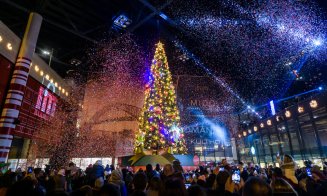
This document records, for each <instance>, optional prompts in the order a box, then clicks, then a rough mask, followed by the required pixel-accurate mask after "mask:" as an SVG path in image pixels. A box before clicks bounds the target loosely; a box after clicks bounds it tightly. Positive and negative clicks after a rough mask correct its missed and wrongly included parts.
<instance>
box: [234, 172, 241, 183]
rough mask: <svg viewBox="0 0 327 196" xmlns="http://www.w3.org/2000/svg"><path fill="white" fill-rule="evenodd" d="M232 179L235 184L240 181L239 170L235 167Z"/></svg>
mask: <svg viewBox="0 0 327 196" xmlns="http://www.w3.org/2000/svg"><path fill="white" fill-rule="evenodd" d="M232 181H233V182H234V183H235V184H238V183H240V181H241V176H240V170H238V169H235V170H234V171H233V174H232Z"/></svg>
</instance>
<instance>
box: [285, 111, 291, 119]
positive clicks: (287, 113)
mask: <svg viewBox="0 0 327 196" xmlns="http://www.w3.org/2000/svg"><path fill="white" fill-rule="evenodd" d="M285 116H286V117H287V118H289V117H291V112H290V111H288V110H286V112H285Z"/></svg>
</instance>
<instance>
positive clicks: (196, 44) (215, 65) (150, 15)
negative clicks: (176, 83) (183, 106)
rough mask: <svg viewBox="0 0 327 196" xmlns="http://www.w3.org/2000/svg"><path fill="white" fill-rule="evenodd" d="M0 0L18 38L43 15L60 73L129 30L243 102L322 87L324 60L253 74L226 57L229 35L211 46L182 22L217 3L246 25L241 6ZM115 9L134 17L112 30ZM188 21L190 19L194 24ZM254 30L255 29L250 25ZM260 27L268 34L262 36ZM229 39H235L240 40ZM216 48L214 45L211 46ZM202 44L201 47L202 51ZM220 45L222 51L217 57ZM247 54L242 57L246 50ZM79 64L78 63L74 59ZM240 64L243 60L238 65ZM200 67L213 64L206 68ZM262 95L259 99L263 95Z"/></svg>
mask: <svg viewBox="0 0 327 196" xmlns="http://www.w3.org/2000/svg"><path fill="white" fill-rule="evenodd" d="M0 2H1V7H0V20H1V21H3V22H4V23H5V24H6V25H7V26H8V27H9V28H10V29H11V30H13V31H14V32H15V33H16V34H17V35H18V36H20V37H22V36H23V33H24V29H25V25H26V22H27V19H28V13H29V12H31V11H35V12H38V13H39V14H41V15H42V16H43V18H44V21H43V24H42V27H41V31H40V35H39V39H38V43H37V51H36V52H37V53H39V54H40V55H41V56H42V50H49V51H51V50H53V61H52V63H51V67H52V68H53V69H54V70H55V71H57V72H58V73H59V74H60V75H61V76H63V77H65V76H66V75H67V73H69V72H70V71H76V70H83V69H84V70H85V69H86V68H87V66H88V59H87V58H86V56H87V55H85V54H86V53H87V50H88V49H89V48H90V47H93V46H94V44H96V43H97V42H99V41H101V40H102V39H103V37H104V36H105V35H106V34H107V33H108V32H110V33H109V34H110V36H111V38H110V39H114V38H115V37H119V36H121V35H122V34H124V33H126V32H128V33H133V34H135V35H136V36H138V37H140V39H139V42H140V44H143V45H144V48H146V49H147V50H148V52H151V51H152V50H153V44H154V43H155V42H156V41H157V40H158V39H159V38H160V39H164V40H166V47H167V54H168V58H170V61H171V62H170V64H178V65H179V66H178V67H172V73H173V74H175V75H183V74H196V75H209V76H210V77H212V78H215V77H217V78H216V79H214V80H216V81H217V85H223V86H224V85H225V84H228V85H229V86H230V89H232V91H233V92H235V94H237V95H239V96H240V97H241V98H242V99H244V100H245V103H244V104H250V105H254V106H256V105H260V104H263V103H265V102H267V100H268V99H278V98H282V97H285V96H289V95H293V94H297V93H300V92H303V91H306V90H311V89H314V88H317V86H318V85H326V81H327V79H326V78H327V77H326V75H327V73H326V67H325V65H326V58H325V59H323V60H322V61H319V60H316V59H314V58H312V59H310V63H311V64H314V66H312V65H311V66H307V68H306V66H305V65H304V66H303V70H305V71H303V73H301V74H302V75H301V76H302V77H303V79H301V80H299V81H296V80H294V81H293V79H292V78H291V79H290V77H289V73H286V71H288V70H287V69H285V68H283V69H279V68H278V67H281V66H280V65H279V64H285V59H282V61H283V62H278V61H279V60H280V59H274V60H272V62H273V63H274V66H271V67H270V68H271V69H275V70H276V71H275V72H274V74H267V73H264V71H263V70H260V69H258V70H259V71H257V72H256V70H255V69H256V68H252V69H251V68H250V67H247V66H250V65H246V62H247V61H249V60H247V61H243V62H242V59H241V58H239V59H233V60H231V59H230V58H229V57H230V56H231V55H232V54H235V53H239V52H240V50H244V47H243V46H241V47H240V46H237V45H235V44H233V45H231V44H230V43H229V41H230V40H225V41H224V40H223V41H222V40H218V41H217V43H216V44H217V45H212V46H210V47H211V48H214V49H210V47H208V43H209V44H210V42H213V41H212V37H210V36H203V37H202V38H199V36H202V35H201V33H202V32H200V33H199V34H197V33H195V32H194V31H193V30H194V29H192V28H188V26H187V24H188V23H187V22H185V21H190V16H192V15H196V14H197V13H199V14H200V15H202V16H204V15H205V14H208V13H210V9H215V11H212V13H213V14H212V15H214V14H217V15H219V16H222V17H224V18H229V19H237V21H238V22H239V21H245V22H246V23H247V24H248V23H250V26H251V25H252V23H253V18H252V16H249V14H244V13H242V12H241V11H240V12H237V13H236V12H231V11H229V10H228V9H229V8H228V9H227V8H226V7H224V5H225V4H224V3H223V2H225V1H218V2H215V1H210V3H205V4H203V5H200V4H201V3H198V4H199V5H198V4H196V6H199V7H201V6H202V7H208V8H207V9H204V10H207V12H205V11H203V12H202V11H201V12H197V10H196V9H194V10H193V8H192V7H191V6H192V5H189V4H188V2H185V1H184V3H185V4H184V5H185V12H190V14H189V15H183V13H184V12H183V11H184V10H183V9H184V5H183V4H182V3H181V2H183V1H173V0H97V1H93V0H61V1H57V0H33V1H19V0H13V1H12V0H0ZM194 2H197V1H194ZM208 2H209V1H208ZM229 2H230V1H229ZM235 2H236V3H238V5H241V8H244V9H245V8H249V7H250V6H253V5H255V6H260V3H259V2H260V1H251V3H252V4H251V3H249V4H247V3H244V2H246V1H242V0H235ZM190 4H191V3H190ZM213 4H215V5H213ZM317 5H318V7H320V8H322V11H321V12H322V13H324V15H323V18H324V19H325V20H326V7H327V5H326V1H323V0H319V1H317ZM216 8H218V9H216ZM217 10H218V11H217ZM193 11H194V13H193ZM120 14H125V15H126V16H128V17H129V18H130V19H131V21H132V23H131V25H130V26H128V27H127V28H126V29H124V30H115V29H113V28H112V27H113V20H114V19H115V17H117V16H119V15H120ZM195 19H196V20H199V21H200V22H201V20H202V22H208V20H203V17H202V18H201V17H200V16H197V17H195ZM183 21H184V22H183ZM195 22H197V21H195ZM193 23H194V21H193V20H192V25H193ZM253 28H255V29H256V30H255V31H252V30H253ZM195 30H197V29H195ZM247 30H249V29H245V31H247ZM267 31H268V30H266V29H264V27H262V26H258V25H257V24H256V25H254V27H251V33H249V34H251V35H253V36H254V39H259V42H258V43H261V42H260V39H266V38H267V37H266V35H269V33H270V32H268V33H267ZM205 33H207V34H208V32H205V29H204V30H203V34H205ZM209 33H210V29H209ZM222 33H226V32H222ZM263 33H265V36H261V34H263ZM246 35H247V34H246ZM226 36H229V34H228V33H226V35H225V37H222V38H226ZM324 36H326V32H324ZM177 41H178V42H177ZM232 41H233V42H237V41H238V40H232ZM287 44H288V43H286V45H287ZM278 46H280V45H278ZM217 47H218V48H219V50H218V49H215V48H217ZM242 47H243V48H242ZM201 48H204V49H203V50H201ZM240 48H241V49H240ZM217 51H219V55H218V54H217ZM267 51H268V54H264V55H268V56H269V55H270V54H269V52H271V51H270V50H267ZM282 52H283V51H282ZM282 52H281V53H282ZM291 54H293V55H291ZM323 55H325V54H323ZM240 56H241V55H240ZM276 56H278V55H277V54H276V55H271V58H275V57H276ZM325 56H326V55H325ZM244 57H247V56H246V55H244ZM291 57H292V58H293V59H297V58H301V57H296V56H294V53H290V58H291ZM43 58H44V59H45V60H46V61H47V60H48V56H44V55H43ZM76 62H78V63H80V64H79V65H75V64H76ZM240 62H242V63H244V64H245V65H241V64H240ZM308 62H309V61H308ZM78 63H77V64H78ZM286 63H287V62H286ZM199 64H200V66H199ZM201 65H202V66H204V67H205V68H207V69H208V70H210V73H208V72H207V71H206V70H205V68H203V67H201ZM249 70H250V71H249ZM260 71H261V72H260ZM289 71H292V70H289ZM254 72H256V75H260V74H262V76H263V77H254V76H252V73H254ZM287 74H288V75H287ZM290 81H291V82H290ZM222 82H223V83H225V84H223V83H222ZM279 83H283V84H284V83H285V85H284V86H287V87H283V88H287V89H283V88H279V90H280V92H278V95H276V91H275V90H272V89H274V88H276V86H278V85H279ZM271 86H272V87H271ZM273 87H274V88H273ZM263 94H264V95H265V97H264V98H262V97H263ZM241 108H242V107H241Z"/></svg>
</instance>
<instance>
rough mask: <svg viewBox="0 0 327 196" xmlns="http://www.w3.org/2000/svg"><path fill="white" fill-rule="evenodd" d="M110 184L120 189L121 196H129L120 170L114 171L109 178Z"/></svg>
mask: <svg viewBox="0 0 327 196" xmlns="http://www.w3.org/2000/svg"><path fill="white" fill-rule="evenodd" d="M109 183H110V184H114V185H116V186H117V187H118V188H119V191H120V195H121V196H127V188H126V186H125V182H124V181H123V174H122V173H121V172H120V171H118V170H113V171H112V173H111V176H110V178H109Z"/></svg>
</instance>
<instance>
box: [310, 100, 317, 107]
mask: <svg viewBox="0 0 327 196" xmlns="http://www.w3.org/2000/svg"><path fill="white" fill-rule="evenodd" d="M310 107H311V108H316V107H318V102H317V101H316V100H311V101H310Z"/></svg>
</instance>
